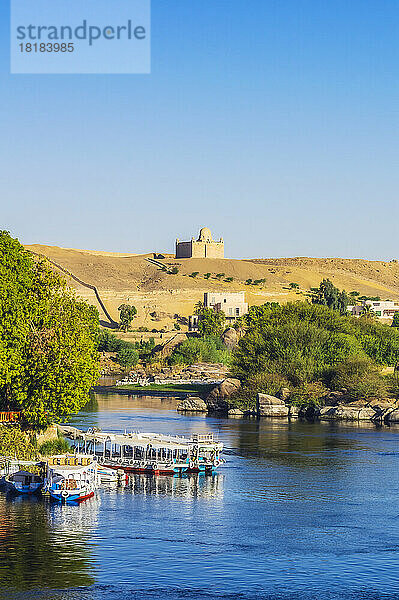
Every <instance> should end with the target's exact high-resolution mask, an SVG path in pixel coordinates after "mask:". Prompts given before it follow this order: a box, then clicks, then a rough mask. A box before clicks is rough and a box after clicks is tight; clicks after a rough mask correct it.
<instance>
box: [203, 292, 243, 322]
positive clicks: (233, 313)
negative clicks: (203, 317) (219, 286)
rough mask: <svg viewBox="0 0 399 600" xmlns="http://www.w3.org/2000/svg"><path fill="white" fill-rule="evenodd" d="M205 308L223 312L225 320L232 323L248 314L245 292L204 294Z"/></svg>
mask: <svg viewBox="0 0 399 600" xmlns="http://www.w3.org/2000/svg"><path fill="white" fill-rule="evenodd" d="M204 306H205V308H213V310H214V311H215V312H224V314H225V315H226V319H227V320H231V321H234V320H235V319H237V317H242V315H246V314H247V312H248V303H247V302H245V292H206V293H205V294H204Z"/></svg>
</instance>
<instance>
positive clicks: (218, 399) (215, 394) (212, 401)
mask: <svg viewBox="0 0 399 600" xmlns="http://www.w3.org/2000/svg"><path fill="white" fill-rule="evenodd" d="M240 388H241V381H240V380H239V379H224V380H223V381H222V382H221V383H219V384H218V385H217V386H216V387H214V388H213V390H211V392H210V393H209V394H208V396H207V398H206V404H207V406H208V410H210V411H215V412H227V411H228V410H229V403H228V398H229V397H230V396H232V395H233V394H235V393H236V392H238V390H239V389H240Z"/></svg>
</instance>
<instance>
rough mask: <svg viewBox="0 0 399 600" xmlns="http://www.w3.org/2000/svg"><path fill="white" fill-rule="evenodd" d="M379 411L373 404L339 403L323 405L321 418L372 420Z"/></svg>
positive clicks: (320, 411) (327, 419)
mask: <svg viewBox="0 0 399 600" xmlns="http://www.w3.org/2000/svg"><path fill="white" fill-rule="evenodd" d="M377 415H378V413H377V412H376V411H375V410H374V408H372V407H371V406H359V405H358V404H355V405H351V404H338V405H337V406H323V407H322V408H320V410H319V415H318V417H319V419H321V420H323V421H329V420H340V421H372V420H374V419H375V418H376V417H377Z"/></svg>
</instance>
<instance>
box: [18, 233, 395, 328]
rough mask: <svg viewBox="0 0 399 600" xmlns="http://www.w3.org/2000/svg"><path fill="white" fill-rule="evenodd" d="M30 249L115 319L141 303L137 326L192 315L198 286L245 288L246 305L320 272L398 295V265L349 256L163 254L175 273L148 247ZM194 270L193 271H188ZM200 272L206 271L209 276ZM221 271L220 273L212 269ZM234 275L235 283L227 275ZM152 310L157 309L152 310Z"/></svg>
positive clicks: (285, 294) (284, 297)
mask: <svg viewBox="0 0 399 600" xmlns="http://www.w3.org/2000/svg"><path fill="white" fill-rule="evenodd" d="M26 248H27V249H29V250H31V251H32V252H35V253H36V254H40V255H43V256H45V257H47V258H48V259H50V260H51V261H53V262H54V263H56V264H57V265H60V266H61V267H62V268H64V269H66V270H67V271H69V272H70V273H72V274H73V275H75V276H76V277H78V278H79V279H81V280H82V281H83V282H85V283H87V284H89V285H93V286H95V287H96V288H97V289H98V292H99V294H100V296H101V298H102V300H103V302H104V304H105V305H106V307H107V309H108V311H109V313H110V314H111V316H112V317H113V318H115V319H117V316H118V310H117V309H118V306H119V305H120V304H121V303H123V302H128V303H131V304H134V305H135V306H136V307H137V309H138V317H137V319H136V321H135V325H136V326H140V325H144V326H147V327H149V328H150V329H151V328H157V329H159V328H160V327H165V326H170V325H171V324H172V319H173V317H174V315H175V314H179V315H181V316H188V315H189V314H192V311H193V306H194V304H195V303H196V302H197V301H198V300H200V299H202V298H203V293H204V292H206V291H212V290H215V291H216V290H225V291H239V290H245V292H246V298H247V301H248V302H249V304H262V303H263V302H266V301H273V300H275V301H278V302H287V301H289V300H299V299H301V298H303V297H304V293H306V292H308V291H309V288H310V287H316V286H318V285H319V283H320V281H321V279H323V277H328V278H330V279H331V280H332V281H333V282H334V284H335V285H336V286H338V287H339V288H341V289H346V290H347V291H348V292H349V291H352V290H357V291H358V292H360V293H361V294H366V295H369V296H380V297H381V298H382V299H384V300H386V299H390V300H399V264H398V263H396V262H393V263H391V262H383V261H367V260H361V259H357V260H353V259H342V258H306V257H298V258H275V259H272V258H271V259H253V260H233V259H178V260H176V259H174V258H173V257H172V256H171V255H164V256H165V259H164V260H161V261H160V262H161V263H162V264H164V265H165V266H167V267H168V269H170V268H172V267H173V266H176V267H177V268H178V269H179V272H178V274H177V275H170V274H168V273H166V272H164V271H162V270H161V269H160V268H159V267H158V266H157V265H155V264H153V263H151V262H150V261H149V260H148V259H152V258H153V254H140V255H134V254H118V253H111V252H98V251H93V252H91V251H89V250H73V249H69V248H59V247H57V246H44V245H39V244H35V245H31V246H26ZM196 271H198V272H199V275H197V277H190V275H191V274H192V273H193V272H196ZM205 273H211V277H210V279H209V280H206V279H205V278H204V274H205ZM218 273H224V277H223V278H222V279H221V280H218V279H217V278H216V277H215V276H216V274H218ZM227 277H233V282H231V283H227V282H225V281H224V279H225V278H227ZM247 279H252V280H256V279H265V280H266V282H265V284H263V285H258V286H253V285H247V284H246V283H245V282H246V280H247ZM291 282H295V283H298V284H299V286H300V292H299V293H298V292H295V291H294V292H293V291H290V290H289V289H287V288H288V285H289V283H291ZM70 283H71V285H72V286H73V287H75V288H76V290H77V291H78V293H79V294H80V295H81V296H83V297H85V298H87V299H88V300H89V301H90V302H92V303H93V304H96V305H97V306H98V308H99V310H100V314H101V317H102V318H104V314H103V312H102V310H101V308H100V307H99V305H98V303H97V300H96V297H95V294H94V292H93V291H92V290H90V289H88V288H86V287H84V286H82V285H80V284H79V283H77V282H76V281H75V280H73V279H70ZM151 313H157V314H156V315H155V316H152V315H151Z"/></svg>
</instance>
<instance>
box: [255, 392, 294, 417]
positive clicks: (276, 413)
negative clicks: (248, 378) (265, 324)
mask: <svg viewBox="0 0 399 600" xmlns="http://www.w3.org/2000/svg"><path fill="white" fill-rule="evenodd" d="M256 412H257V414H258V416H259V417H288V415H289V407H288V406H287V404H285V402H283V400H281V398H276V397H275V396H269V395H268V394H258V395H257V398H256Z"/></svg>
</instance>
